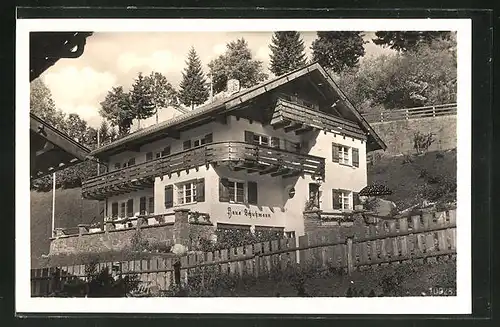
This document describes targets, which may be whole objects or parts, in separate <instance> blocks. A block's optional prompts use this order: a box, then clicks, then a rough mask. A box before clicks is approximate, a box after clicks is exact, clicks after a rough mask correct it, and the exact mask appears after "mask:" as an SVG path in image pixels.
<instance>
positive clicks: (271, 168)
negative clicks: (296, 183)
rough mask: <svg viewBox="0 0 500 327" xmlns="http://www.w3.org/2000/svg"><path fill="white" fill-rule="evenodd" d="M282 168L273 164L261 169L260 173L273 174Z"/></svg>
mask: <svg viewBox="0 0 500 327" xmlns="http://www.w3.org/2000/svg"><path fill="white" fill-rule="evenodd" d="M280 169H281V168H280V166H271V167H270V168H267V169H266V170H263V171H261V172H260V174H261V175H265V174H272V173H275V172H277V171H279V170H280Z"/></svg>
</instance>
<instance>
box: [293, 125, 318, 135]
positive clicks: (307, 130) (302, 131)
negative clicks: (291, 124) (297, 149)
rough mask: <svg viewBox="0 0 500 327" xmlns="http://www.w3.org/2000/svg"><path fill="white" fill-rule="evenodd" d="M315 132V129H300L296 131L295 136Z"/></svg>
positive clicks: (307, 127) (308, 127)
mask: <svg viewBox="0 0 500 327" xmlns="http://www.w3.org/2000/svg"><path fill="white" fill-rule="evenodd" d="M313 130H314V127H311V126H306V127H303V128H300V129H298V130H296V131H295V135H300V134H304V133H307V132H311V131H313Z"/></svg>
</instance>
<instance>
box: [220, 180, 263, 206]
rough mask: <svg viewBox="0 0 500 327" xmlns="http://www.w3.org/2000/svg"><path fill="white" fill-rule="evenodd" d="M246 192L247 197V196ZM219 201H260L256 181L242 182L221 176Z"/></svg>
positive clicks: (253, 202) (254, 202)
mask: <svg viewBox="0 0 500 327" xmlns="http://www.w3.org/2000/svg"><path fill="white" fill-rule="evenodd" d="M245 194H246V198H245ZM219 202H233V203H246V202H247V203H249V204H257V203H258V191H257V183H256V182H247V183H245V182H242V181H236V180H229V179H227V178H221V179H220V181H219Z"/></svg>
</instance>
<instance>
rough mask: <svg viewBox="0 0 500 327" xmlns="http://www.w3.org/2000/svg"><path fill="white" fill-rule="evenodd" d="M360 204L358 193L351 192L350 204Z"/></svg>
mask: <svg viewBox="0 0 500 327" xmlns="http://www.w3.org/2000/svg"><path fill="white" fill-rule="evenodd" d="M359 204H361V201H360V200H359V193H358V192H352V205H353V207H354V206H357V205H359Z"/></svg>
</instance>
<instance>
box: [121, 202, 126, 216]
mask: <svg viewBox="0 0 500 327" xmlns="http://www.w3.org/2000/svg"><path fill="white" fill-rule="evenodd" d="M120 217H121V218H124V217H125V202H122V203H121V205H120Z"/></svg>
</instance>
